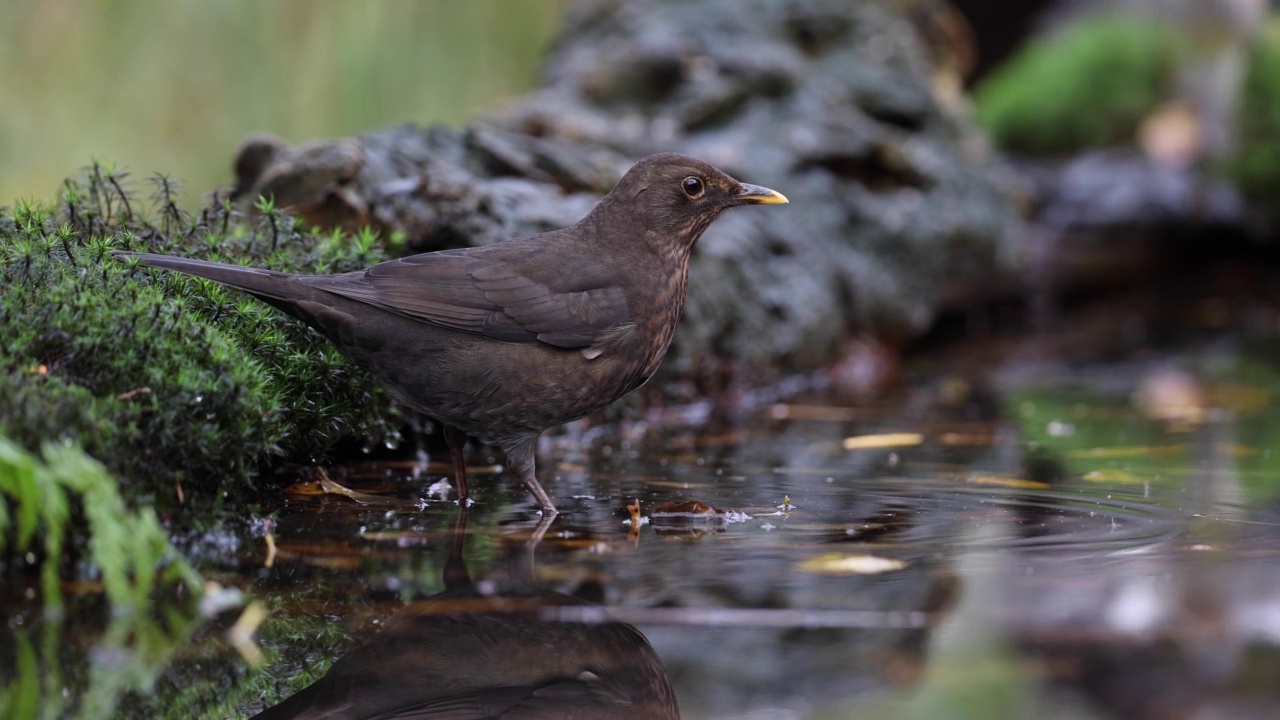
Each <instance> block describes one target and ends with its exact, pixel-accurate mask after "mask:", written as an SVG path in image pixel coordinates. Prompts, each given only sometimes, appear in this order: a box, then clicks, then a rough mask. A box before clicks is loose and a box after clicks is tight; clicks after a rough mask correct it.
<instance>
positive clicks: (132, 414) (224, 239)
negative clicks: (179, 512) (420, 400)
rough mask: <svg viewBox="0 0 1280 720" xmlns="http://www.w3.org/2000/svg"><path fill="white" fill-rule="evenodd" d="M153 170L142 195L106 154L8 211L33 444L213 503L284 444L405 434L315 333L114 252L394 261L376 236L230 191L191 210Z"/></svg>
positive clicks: (2, 231) (18, 397) (0, 372)
mask: <svg viewBox="0 0 1280 720" xmlns="http://www.w3.org/2000/svg"><path fill="white" fill-rule="evenodd" d="M155 185H156V188H157V192H156V195H155V197H154V198H153V199H152V201H151V202H150V203H143V202H141V201H140V200H139V199H138V198H137V197H136V196H135V195H134V194H132V193H130V192H129V190H130V184H129V182H128V178H127V177H125V176H124V175H122V174H117V173H113V172H111V171H110V169H109V168H105V167H103V166H101V165H95V166H94V167H93V168H91V169H90V170H89V172H88V173H87V176H86V178H85V179H84V180H83V181H81V182H77V183H68V185H67V187H66V190H65V192H64V194H63V197H62V198H61V200H60V202H59V204H58V205H57V206H56V207H55V206H49V205H42V204H38V203H33V202H21V203H18V204H17V205H16V206H15V207H14V208H13V210H12V212H10V213H6V214H4V215H3V216H2V217H0V337H4V338H5V343H4V344H3V346H0V397H3V398H4V402H3V403H0V434H5V435H8V436H9V437H11V438H13V439H14V440H15V441H16V442H18V443H19V444H20V445H22V446H24V447H26V448H27V449H28V450H34V449H35V448H37V447H38V446H39V445H40V444H41V443H42V442H45V441H48V440H51V439H54V440H64V441H72V442H75V443H78V444H79V445H80V446H82V447H83V448H84V449H85V450H86V451H87V452H88V453H89V454H91V455H92V456H93V457H95V458H98V459H99V460H101V461H102V462H103V463H104V464H105V465H106V466H107V467H108V468H110V469H111V470H112V471H113V472H115V473H116V474H117V475H119V476H121V480H122V483H124V485H125V486H126V488H127V490H128V492H129V494H130V495H132V496H135V497H142V496H151V497H153V498H155V499H159V500H161V501H162V503H163V502H167V501H168V499H170V498H174V497H175V496H176V494H177V493H176V492H175V489H174V488H175V484H176V483H179V482H180V483H182V487H183V491H184V493H185V495H186V497H187V498H188V500H189V499H191V498H193V497H196V498H202V499H205V500H211V499H214V498H218V497H219V496H220V495H221V494H222V493H223V492H227V491H235V490H237V489H241V488H247V487H249V485H248V483H247V482H246V481H247V480H249V478H251V477H252V476H253V474H254V473H255V472H256V471H257V470H259V469H260V468H262V467H263V466H264V464H265V463H266V462H267V461H269V460H271V459H279V458H294V459H298V460H310V459H313V458H315V457H317V456H319V455H321V454H322V453H324V452H325V450H326V449H328V448H329V447H331V446H332V445H333V444H334V443H336V442H338V441H339V440H343V439H349V438H359V439H362V440H365V441H367V442H373V441H377V442H384V441H394V439H395V437H396V430H395V428H396V427H398V422H397V421H396V418H395V417H394V415H393V414H392V412H391V411H389V410H388V407H387V403H386V402H385V400H384V398H383V396H382V393H381V391H380V390H379V389H378V387H377V385H376V383H375V382H374V381H373V380H372V378H370V377H368V376H367V375H366V374H364V373H362V372H360V371H358V370H357V369H355V368H354V367H353V366H351V365H350V364H348V363H347V362H346V361H345V360H344V359H343V358H342V357H341V356H340V355H339V353H338V352H337V351H336V350H335V349H334V348H333V347H332V346H331V345H330V344H329V343H328V342H327V341H326V340H324V339H323V338H322V337H321V336H319V335H318V334H317V333H315V332H313V331H311V330H309V329H308V328H306V327H305V326H303V325H302V324H301V323H298V322H297V321H295V320H292V319H290V318H288V317H286V316H284V315H283V314H282V313H279V312H276V311H274V310H272V309H270V308H268V307H266V306H265V305H263V304H262V303H260V302H258V301H256V300H253V299H252V298H250V297H248V296H246V295H244V294H242V293H238V292H235V291H232V290H228V289H226V288H223V287H221V286H218V285H216V284H214V283H210V282H207V281H202V280H195V279H192V278H189V277H186V276H183V275H178V274H174V273H164V272H161V271H151V270H144V269H141V268H137V267H129V266H126V265H125V264H122V263H120V262H117V261H115V260H114V259H112V258H111V256H110V251H111V250H113V249H129V250H145V251H150V252H163V253H171V254H179V255H186V256H192V257H200V258H208V259H213V260H223V261H229V262H243V263H249V264H254V265H261V266H267V267H272V268H276V269H282V270H297V271H311V272H339V271H345V270H353V269H357V268H359V267H362V266H364V265H366V264H369V263H372V262H377V261H380V260H382V259H384V257H385V256H384V255H383V253H382V251H381V250H380V249H379V248H378V245H377V243H375V242H374V238H373V237H372V236H371V235H369V234H367V233H366V234H364V235H362V236H357V237H355V238H352V237H347V236H343V235H340V234H328V235H321V234H319V233H318V232H315V231H310V230H306V229H303V228H299V227H298V226H297V225H296V223H295V222H294V221H293V220H292V219H291V218H289V217H288V216H285V215H283V214H281V213H279V212H278V211H276V210H275V209H274V208H272V207H271V206H270V204H269V203H267V204H264V205H263V212H262V213H261V214H260V215H258V216H255V218H252V219H250V218H244V217H240V216H238V215H237V214H236V213H233V212H232V211H231V209H230V206H229V205H228V204H227V203H225V202H223V201H219V200H217V199H215V201H214V202H213V203H211V205H210V206H209V207H208V208H206V209H205V210H204V211H202V212H201V213H199V214H197V215H194V216H188V215H187V214H185V213H184V212H183V211H182V210H181V209H179V208H178V206H177V205H176V203H175V202H174V201H173V196H174V192H175V188H174V184H173V183H172V182H171V181H169V180H167V179H164V178H159V179H157V180H156V181H155ZM144 206H145V207H146V208H147V209H148V210H149V211H150V212H151V214H152V215H153V216H154V217H152V218H147V217H144V215H143V208H144Z"/></svg>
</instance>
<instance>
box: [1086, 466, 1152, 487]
mask: <svg viewBox="0 0 1280 720" xmlns="http://www.w3.org/2000/svg"><path fill="white" fill-rule="evenodd" d="M1081 479H1082V480H1084V481H1085V482H1097V483H1119V484H1121V485H1139V484H1141V483H1143V482H1145V481H1144V480H1143V479H1142V478H1140V477H1138V476H1137V475H1134V474H1133V473H1129V472H1125V471H1124V470H1114V469H1112V468H1103V469H1101V470H1090V471H1089V472H1087V473H1085V474H1084V475H1082V476H1081Z"/></svg>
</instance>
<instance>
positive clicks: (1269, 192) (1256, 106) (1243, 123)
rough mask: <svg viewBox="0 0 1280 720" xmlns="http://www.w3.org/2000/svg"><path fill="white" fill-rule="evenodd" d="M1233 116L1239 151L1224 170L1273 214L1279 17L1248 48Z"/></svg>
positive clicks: (1279, 125)
mask: <svg viewBox="0 0 1280 720" xmlns="http://www.w3.org/2000/svg"><path fill="white" fill-rule="evenodd" d="M1236 118H1237V124H1238V125H1237V140H1236V147H1237V148H1238V149H1239V151H1238V152H1237V153H1236V155H1235V157H1234V158H1232V160H1231V161H1230V162H1229V163H1228V166H1227V174H1228V175H1229V176H1230V177H1231V178H1232V179H1233V180H1234V181H1235V182H1236V184H1237V186H1238V187H1239V188H1240V189H1241V191H1243V192H1244V193H1245V195H1246V196H1247V197H1249V199H1251V200H1253V201H1254V202H1255V204H1256V205H1257V206H1258V207H1261V208H1263V209H1267V210H1269V212H1270V213H1271V214H1272V215H1273V216H1274V215H1276V211H1275V210H1274V208H1275V207H1276V201H1277V199H1280V20H1272V21H1271V22H1270V23H1269V24H1268V26H1267V28H1266V32H1264V33H1262V36H1261V37H1260V38H1259V40H1258V42H1257V43H1256V44H1255V45H1254V47H1253V48H1252V49H1251V51H1250V55H1249V69H1248V72H1247V74H1246V75H1245V81H1244V87H1243V90H1242V92H1241V98H1240V107H1239V108H1238V110H1237V113H1236Z"/></svg>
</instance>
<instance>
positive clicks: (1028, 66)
mask: <svg viewBox="0 0 1280 720" xmlns="http://www.w3.org/2000/svg"><path fill="white" fill-rule="evenodd" d="M1176 40H1177V38H1176V34H1175V32H1174V31H1173V29H1172V28H1169V27H1167V26H1164V25H1161V24H1159V23H1155V22H1152V21H1151V20H1139V19H1136V18H1129V17H1125V16H1116V15H1096V16H1092V17H1087V18H1085V19H1083V20H1081V21H1079V22H1077V23H1075V24H1073V25H1072V26H1070V27H1068V28H1066V29H1064V30H1063V31H1062V32H1060V33H1058V34H1055V35H1053V36H1050V37H1046V38H1043V39H1039V40H1035V41H1033V42H1031V43H1030V44H1028V45H1027V47H1025V48H1024V49H1023V50H1022V51H1021V52H1020V53H1018V54H1017V56H1015V57H1014V58H1013V59H1012V60H1010V61H1009V62H1008V63H1007V64H1005V66H1004V67H1003V68H1001V69H1000V70H999V71H998V72H997V73H995V74H993V75H992V76H991V77H990V78H988V79H987V80H986V81H984V82H983V83H981V84H980V85H979V86H978V87H977V88H976V89H975V91H974V102H975V107H976V111H977V117H978V121H979V122H980V123H981V124H982V126H983V127H985V128H986V129H987V131H988V132H990V133H991V136H992V138H993V139H994V140H995V143H996V145H997V146H999V147H1000V148H1001V149H1004V150H1007V151H1013V152H1020V153H1027V154H1033V155H1062V154H1068V153H1072V152H1076V151H1079V150H1082V149H1085V148H1091V147H1101V146H1106V145H1115V144H1131V143H1133V142H1134V139H1135V136H1136V133H1137V127H1138V124H1139V123H1140V122H1141V121H1142V119H1143V118H1144V117H1146V116H1147V115H1148V114H1149V113H1150V112H1151V111H1152V110H1153V109H1154V108H1155V107H1156V106H1157V105H1158V104H1159V103H1160V102H1162V101H1163V100H1164V99H1165V98H1166V97H1167V91H1168V89H1169V84H1170V82H1171V81H1172V74H1173V70H1174V65H1175V63H1176V61H1177V44H1176Z"/></svg>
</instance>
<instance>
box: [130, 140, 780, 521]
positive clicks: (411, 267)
mask: <svg viewBox="0 0 1280 720" xmlns="http://www.w3.org/2000/svg"><path fill="white" fill-rule="evenodd" d="M787 202H788V200H787V198H786V197H785V196H784V195H782V194H781V193H779V192H777V191H775V190H771V189H769V188H766V187H762V186H759V185H751V184H747V183H742V182H739V181H737V180H735V179H733V178H732V177H730V176H729V175H728V174H726V173H724V172H722V171H721V170H719V169H717V168H715V167H714V166H712V165H710V164H709V163H706V162H703V161H701V160H698V159H696V158H693V157H689V156H687V155H682V154H677V153H659V154H656V155H650V156H649V157H646V158H644V159H642V160H640V161H638V162H637V163H635V165H633V166H632V167H631V168H630V169H629V170H628V171H627V172H626V173H625V174H624V175H623V176H622V178H621V179H620V180H619V181H618V183H617V184H616V185H615V186H614V187H613V188H612V189H611V190H610V191H609V192H608V193H607V194H606V195H605V196H604V197H603V198H602V199H601V200H600V201H599V203H597V204H596V206H595V207H594V208H592V210H591V211H590V212H588V213H587V215H586V216H585V217H583V218H582V219H581V220H579V221H578V222H577V223H576V224H574V225H571V226H569V227H566V228H562V229H559V230H552V231H549V232H544V233H539V234H535V235H528V236H523V237H517V238H512V239H508V240H503V241H500V242H497V243H493V244H490V245H484V246H479V247H467V248H460V249H449V250H439V251H435V252H427V253H420V254H416V255H410V256H407V257H403V258H400V259H397V260H390V261H387V262H383V263H379V264H377V265H373V266H371V267H369V268H366V269H364V270H358V271H355V272H347V273H340V274H330V275H308V274H298V273H285V272H279V271H273V270H269V269H262V268H253V267H247V266H241V265H228V264H222V263H215V262H210V261H205V260H196V259H191V258H184V257H179V256H171V255H157V254H149V253H140V252H131V251H126V250H117V251H114V252H113V255H114V256H115V258H116V259H118V260H121V261H124V262H131V263H138V264H141V265H144V266H149V267H153V268H160V269H163V270H172V271H177V272H180V273H186V274H188V275H194V276H196V277H201V278H205V279H208V280H212V281H214V282H218V283H222V284H224V285H228V286H230V287H233V288H236V289H239V290H242V291H244V292H247V293H249V294H250V295H252V296H253V297H256V298H258V299H259V300H262V301H264V302H266V303H269V304H270V305H273V306H274V307H276V308H278V309H280V310H283V311H284V312H286V313H288V314H289V315H292V316H293V317H295V318H298V319H300V320H302V321H303V322H305V323H307V324H308V325H310V326H311V327H313V328H315V329H316V330H317V331H319V332H320V333H321V334H322V335H324V336H325V337H326V338H328V339H329V340H330V341H331V342H333V344H334V345H336V346H337V348H338V349H339V350H340V351H341V352H342V353H343V354H344V355H345V356H346V357H347V358H348V359H350V360H351V361H352V362H354V363H355V364H356V365H358V366H360V367H363V368H365V369H367V370H369V371H370V372H372V374H373V375H374V376H375V377H376V378H377V379H378V380H379V381H380V382H381V383H382V384H383V386H384V387H385V388H386V389H387V391H388V392H389V394H390V395H391V396H392V397H394V398H396V399H397V400H399V401H400V402H401V403H403V404H404V405H405V406H407V407H409V408H411V409H412V410H414V411H417V412H418V413H421V414H422V415H424V416H425V417H427V418H429V419H431V420H432V421H434V422H435V423H436V424H438V425H439V426H440V427H441V428H442V429H443V435H444V439H445V442H446V444H447V445H448V447H449V453H450V458H451V460H452V463H453V467H454V477H455V480H456V481H457V483H458V496H459V501H460V502H462V503H464V504H465V503H466V502H467V501H468V498H469V491H468V487H467V478H466V467H465V464H464V460H463V450H464V447H465V445H466V443H467V441H468V440H469V439H474V440H478V441H480V442H482V443H485V444H487V445H490V446H493V447H497V448H499V449H500V450H502V451H504V452H505V454H506V459H507V463H506V466H507V470H509V471H510V472H511V473H512V474H514V475H515V477H516V478H518V479H519V480H520V482H521V483H523V485H524V487H525V488H526V489H527V490H528V491H529V493H530V494H531V495H532V496H533V498H534V500H535V502H536V503H537V504H538V506H539V508H540V509H541V511H542V512H543V513H544V514H550V515H554V514H556V512H557V511H556V507H555V504H554V503H553V502H552V500H551V497H550V495H548V494H547V492H546V490H545V489H544V488H543V487H542V485H541V484H540V483H539V482H538V478H537V474H536V472H535V457H534V456H535V452H534V451H535V444H536V440H537V438H538V436H539V435H540V434H541V433H542V432H543V431H544V430H546V429H548V428H551V427H555V426H558V425H562V424H564V423H568V422H571V421H573V420H577V419H579V418H582V417H585V416H587V415H590V414H591V413H593V412H596V411H598V410H600V409H602V408H604V407H606V406H607V405H609V404H610V403H612V402H614V401H615V400H617V399H618V398H620V397H622V396H624V395H626V394H628V393H630V392H632V391H634V390H636V389H637V388H639V387H640V386H641V385H643V384H644V383H645V382H647V381H648V379H649V378H650V377H651V376H652V375H653V373H654V372H655V371H656V370H657V369H658V366H659V364H660V363H661V362H662V359H663V357H664V356H665V355H666V353H667V349H668V348H669V347H670V345H671V340H672V337H673V336H674V334H675V331H676V326H677V324H678V322H679V319H680V316H681V314H682V312H683V309H684V303H685V297H686V292H687V288H688V276H689V259H690V255H691V252H692V250H693V247H694V245H695V244H696V243H697V241H698V239H699V238H700V237H701V236H702V234H703V232H704V231H705V230H706V229H707V227H708V226H710V225H711V223H712V221H714V220H715V219H716V218H717V217H718V216H719V215H720V214H721V213H722V212H723V211H725V210H727V209H730V208H733V207H738V206H743V205H772V204H782V203H787Z"/></svg>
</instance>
